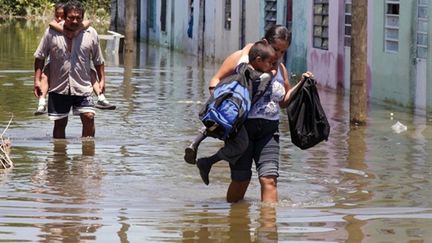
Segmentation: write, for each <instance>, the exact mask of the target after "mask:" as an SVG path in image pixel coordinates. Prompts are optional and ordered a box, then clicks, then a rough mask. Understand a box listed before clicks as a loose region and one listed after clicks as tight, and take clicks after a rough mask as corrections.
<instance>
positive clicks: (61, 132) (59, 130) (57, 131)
mask: <svg viewBox="0 0 432 243" xmlns="http://www.w3.org/2000/svg"><path fill="white" fill-rule="evenodd" d="M67 123H68V118H67V117H65V118H62V119H59V120H55V121H54V130H53V137H54V138H66V126H67Z"/></svg>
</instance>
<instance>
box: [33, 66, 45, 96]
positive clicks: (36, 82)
mask: <svg viewBox="0 0 432 243" xmlns="http://www.w3.org/2000/svg"><path fill="white" fill-rule="evenodd" d="M44 65H45V59H38V58H35V62H34V70H35V74H34V84H33V86H34V87H33V93H34V95H35V96H36V97H39V96H40V95H41V94H42V91H41V87H40V80H41V76H42V69H43V67H44Z"/></svg>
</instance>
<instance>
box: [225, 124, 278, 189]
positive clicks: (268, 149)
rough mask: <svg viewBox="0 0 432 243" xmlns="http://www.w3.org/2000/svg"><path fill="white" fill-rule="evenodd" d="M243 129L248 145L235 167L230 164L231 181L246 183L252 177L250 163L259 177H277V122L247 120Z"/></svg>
mask: <svg viewBox="0 0 432 243" xmlns="http://www.w3.org/2000/svg"><path fill="white" fill-rule="evenodd" d="M245 127H246V130H247V133H248V136H249V145H248V148H247V149H246V151H245V152H244V154H243V156H242V157H241V158H240V159H239V160H238V161H237V163H236V164H235V165H231V164H230V168H231V179H232V180H233V181H246V180H250V179H251V177H252V161H255V167H256V170H257V173H258V176H259V177H262V176H275V177H278V176H279V150H280V146H279V121H272V120H265V119H248V120H246V122H245Z"/></svg>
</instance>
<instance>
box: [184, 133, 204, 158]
mask: <svg viewBox="0 0 432 243" xmlns="http://www.w3.org/2000/svg"><path fill="white" fill-rule="evenodd" d="M206 137H207V135H206V127H202V128H201V129H200V132H199V134H198V136H196V137H195V139H194V140H193V141H192V143H191V144H190V145H189V146H188V147H187V148H186V149H185V155H184V157H183V158H184V160H185V161H186V162H187V163H189V164H195V163H196V157H197V153H198V146H199V145H200V143H201V142H202V141H203V140H204V139H205V138H206Z"/></svg>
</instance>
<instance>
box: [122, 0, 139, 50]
mask: <svg viewBox="0 0 432 243" xmlns="http://www.w3.org/2000/svg"><path fill="white" fill-rule="evenodd" d="M125 5H126V23H125V45H124V51H125V52H134V51H135V33H136V32H137V31H136V22H137V18H136V16H137V13H136V10H137V1H136V0H125Z"/></svg>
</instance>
